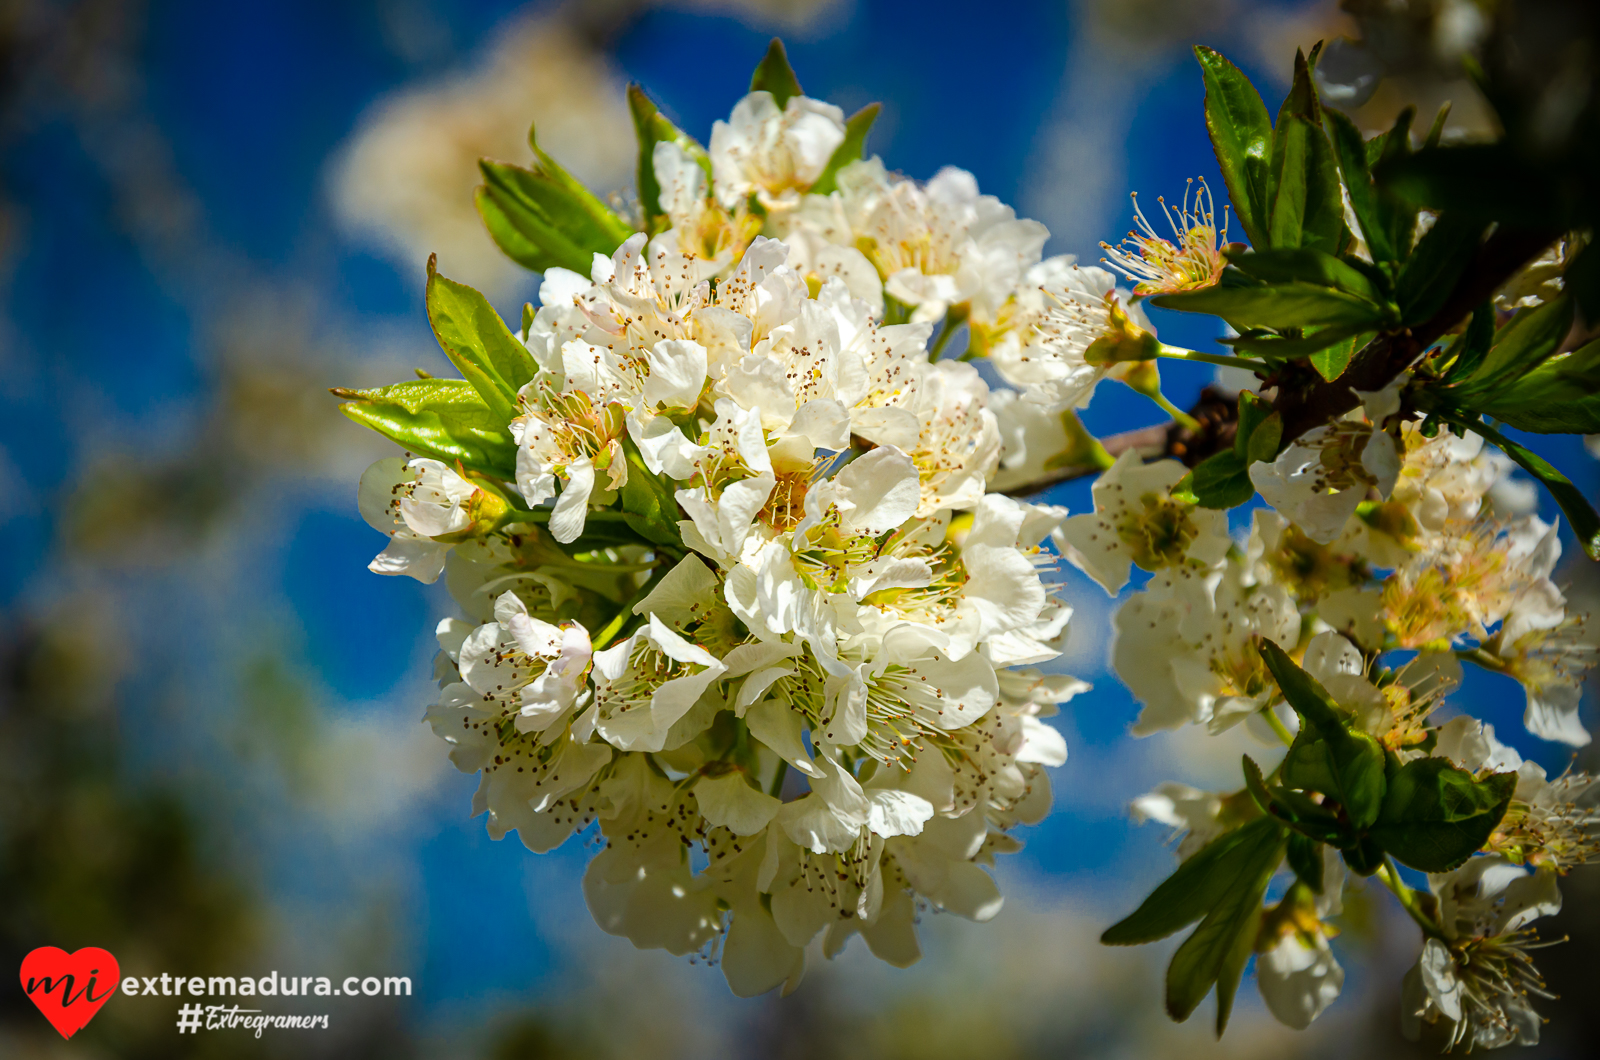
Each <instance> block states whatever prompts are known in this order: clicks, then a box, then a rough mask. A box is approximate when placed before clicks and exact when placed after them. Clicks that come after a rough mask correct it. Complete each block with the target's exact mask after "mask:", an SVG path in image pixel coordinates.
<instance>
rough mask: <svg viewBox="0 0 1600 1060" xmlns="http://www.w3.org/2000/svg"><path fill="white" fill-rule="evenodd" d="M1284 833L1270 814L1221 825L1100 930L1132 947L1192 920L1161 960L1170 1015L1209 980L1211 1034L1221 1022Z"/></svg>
mask: <svg viewBox="0 0 1600 1060" xmlns="http://www.w3.org/2000/svg"><path fill="white" fill-rule="evenodd" d="M1289 834H1290V833H1289V831H1288V830H1287V829H1286V828H1284V827H1283V826H1282V825H1281V824H1279V823H1278V822H1277V821H1275V820H1274V819H1272V818H1270V817H1258V818H1256V819H1255V820H1253V821H1251V822H1249V823H1248V824H1245V825H1242V826H1240V827H1238V828H1235V829H1233V830H1232V831H1229V832H1224V833H1223V834H1222V835H1220V836H1218V837H1217V838H1215V839H1213V840H1212V841H1211V842H1209V843H1207V844H1206V845H1205V846H1204V847H1202V848H1201V849H1200V850H1199V851H1198V852H1196V853H1195V854H1194V855H1192V856H1191V857H1190V858H1189V859H1188V860H1186V861H1185V862H1184V863H1183V864H1182V865H1179V866H1178V871H1176V872H1174V873H1173V874H1172V875H1171V876H1169V877H1168V878H1167V879H1166V881H1165V882H1163V883H1162V884H1161V886H1159V887H1157V888H1156V889H1155V890H1154V891H1153V892H1152V893H1151V894H1150V897H1148V898H1146V899H1145V900H1144V902H1143V903H1142V904H1141V905H1140V906H1139V908H1138V909H1136V910H1134V911H1133V913H1131V914H1130V915H1129V916H1127V917H1126V918H1124V919H1122V920H1120V921H1118V922H1117V923H1115V924H1113V925H1112V926H1111V927H1109V928H1107V929H1106V931H1105V933H1104V934H1102V935H1101V936H1100V941H1101V942H1103V943H1105V944H1106V945H1108V946H1133V945H1138V944H1140V943H1145V942H1154V941H1156V940H1157V939H1162V938H1166V937H1167V936H1168V935H1171V934H1173V933H1174V932H1177V931H1181V930H1182V929H1183V928H1185V927H1187V926H1189V925H1190V924H1192V923H1194V922H1195V921H1196V920H1198V921H1200V925H1199V927H1197V928H1195V930H1194V932H1193V933H1192V934H1190V936H1189V937H1188V938H1187V939H1185V940H1184V941H1183V944H1182V945H1180V946H1179V947H1178V951H1177V952H1176V953H1174V954H1173V955H1172V963H1171V964H1170V965H1168V967H1167V1012H1168V1014H1169V1015H1171V1016H1172V1018H1173V1019H1176V1020H1186V1019H1188V1018H1189V1016H1190V1015H1191V1014H1193V1012H1194V1010H1195V1009H1196V1008H1197V1007H1199V1004H1200V1002H1201V1001H1203V1000H1204V999H1205V996H1206V995H1207V994H1208V993H1210V992H1211V988H1212V987H1213V986H1215V987H1216V989H1217V1022H1216V1028H1217V1034H1218V1036H1219V1037H1220V1036H1221V1034H1222V1032H1223V1030H1224V1029H1225V1028H1226V1027H1227V1025H1228V1016H1229V1014H1230V1013H1231V1012H1232V1010H1233V997H1234V994H1235V993H1236V992H1237V990H1238V988H1239V979H1240V977H1241V976H1242V975H1243V974H1244V966H1245V962H1246V961H1248V960H1249V958H1250V954H1251V952H1253V950H1254V948H1255V940H1256V933H1257V929H1258V928H1259V926H1260V923H1261V915H1262V910H1261V901H1262V898H1263V897H1264V896H1265V895H1266V891H1267V884H1268V883H1269V882H1271V880H1272V876H1273V874H1274V873H1275V872H1277V871H1278V866H1279V865H1280V864H1281V863H1282V861H1283V855H1284V850H1285V847H1286V845H1287V843H1288V839H1289Z"/></svg>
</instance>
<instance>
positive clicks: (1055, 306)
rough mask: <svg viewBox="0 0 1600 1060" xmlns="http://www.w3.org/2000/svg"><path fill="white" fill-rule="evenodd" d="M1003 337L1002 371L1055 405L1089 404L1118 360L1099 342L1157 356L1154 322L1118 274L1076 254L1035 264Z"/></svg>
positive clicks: (994, 351)
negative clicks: (1120, 284)
mask: <svg viewBox="0 0 1600 1060" xmlns="http://www.w3.org/2000/svg"><path fill="white" fill-rule="evenodd" d="M998 336H999V337H998V339H995V338H993V337H991V339H990V343H991V344H990V346H989V360H990V361H991V363H993V364H994V367H995V370H996V371H998V372H999V373H1000V375H1001V377H1002V378H1004V379H1005V381H1006V382H1007V383H1009V384H1011V385H1012V386H1014V387H1016V388H1017V390H1018V391H1019V392H1021V394H1022V396H1023V397H1024V398H1026V399H1027V400H1028V401H1032V402H1034V403H1035V404H1039V405H1044V406H1045V407H1046V408H1048V409H1050V410H1052V411H1060V410H1063V409H1068V408H1073V407H1077V408H1083V407H1084V406H1086V405H1088V404H1089V400H1090V398H1092V397H1093V396H1094V388H1095V386H1096V384H1098V383H1099V382H1100V380H1101V379H1104V378H1105V376H1106V373H1107V372H1108V371H1109V370H1110V368H1111V366H1112V360H1111V359H1110V358H1109V357H1107V358H1101V357H1099V356H1097V355H1096V354H1095V352H1094V351H1092V350H1091V347H1094V346H1095V344H1096V343H1097V342H1098V343H1101V346H1104V345H1106V343H1107V342H1111V343H1114V344H1116V346H1117V347H1118V349H1123V348H1137V350H1138V352H1139V355H1140V356H1141V357H1153V356H1155V349H1156V346H1157V343H1156V341H1155V329H1154V327H1153V326H1151V324H1150V321H1149V319H1148V318H1147V317H1146V316H1145V315H1144V310H1143V309H1142V308H1141V307H1140V306H1139V305H1138V304H1137V303H1134V302H1132V301H1130V300H1129V298H1128V296H1127V294H1126V292H1124V291H1121V290H1119V289H1118V288H1117V278H1116V277H1115V276H1113V275H1112V274H1111V273H1109V272H1107V271H1106V270H1104V269H1101V268H1097V267H1095V266H1093V265H1088V266H1079V265H1075V264H1073V259H1072V258H1071V257H1070V256H1064V257H1058V258H1050V259H1048V260H1046V261H1042V262H1040V263H1039V264H1037V265H1035V266H1033V267H1032V268H1031V269H1029V270H1028V273H1027V275H1026V276H1025V277H1024V278H1023V286H1022V288H1021V289H1020V290H1019V291H1018V292H1017V294H1016V298H1015V301H1014V303H1013V304H1012V305H1011V306H1010V308H1009V310H1008V320H1007V322H1006V327H1005V328H1004V329H1002V330H1001V331H1000V332H999V333H998ZM1123 359H1126V357H1124V358H1123Z"/></svg>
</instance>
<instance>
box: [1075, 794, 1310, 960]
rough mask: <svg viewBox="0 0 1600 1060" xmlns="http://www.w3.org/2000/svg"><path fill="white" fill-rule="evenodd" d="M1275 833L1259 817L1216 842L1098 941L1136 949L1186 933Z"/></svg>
mask: <svg viewBox="0 0 1600 1060" xmlns="http://www.w3.org/2000/svg"><path fill="white" fill-rule="evenodd" d="M1280 832H1281V829H1280V827H1279V825H1278V823H1277V822H1276V821H1271V820H1268V819H1266V818H1264V817H1263V818H1258V819H1257V820H1254V821H1251V822H1250V823H1248V824H1245V825H1241V826H1240V827H1238V828H1235V829H1233V830H1231V831H1228V832H1224V833H1222V834H1221V835H1219V836H1217V838H1215V839H1213V840H1212V841H1211V842H1209V843H1207V844H1206V845H1205V846H1203V847H1201V848H1200V849H1199V850H1198V851H1196V852H1195V853H1194V854H1192V855H1190V856H1189V857H1188V858H1187V859H1186V860H1185V861H1184V862H1183V864H1181V865H1179V866H1178V869H1177V871H1176V872H1174V873H1173V874H1172V875H1171V876H1168V877H1167V878H1166V879H1165V880H1164V881H1162V883H1161V885H1160V886H1159V887H1157V888H1156V889H1155V890H1154V891H1152V892H1150V897H1148V898H1146V899H1145V900H1144V901H1143V902H1142V903H1141V904H1140V905H1139V908H1138V909H1135V910H1134V911H1133V912H1132V913H1131V914H1129V915H1128V916H1127V917H1124V918H1123V919H1122V920H1119V921H1117V923H1115V924H1113V925H1111V926H1110V927H1109V928H1107V929H1106V930H1105V933H1104V934H1102V935H1101V936H1100V941H1101V942H1103V943H1104V944H1106V945H1107V946H1137V945H1139V944H1141V943H1145V942H1154V941H1156V940H1157V939H1164V938H1166V937H1167V936H1168V935H1171V934H1173V933H1174V932H1176V931H1181V930H1183V929H1184V928H1185V927H1188V926H1189V925H1190V924H1192V923H1194V922H1195V921H1196V920H1199V919H1200V918H1201V917H1203V916H1205V915H1206V914H1207V913H1208V912H1210V911H1211V910H1212V909H1213V908H1214V907H1215V906H1217V905H1218V904H1219V903H1220V902H1221V901H1222V900H1223V898H1224V896H1226V895H1227V893H1228V892H1229V891H1231V890H1234V889H1236V888H1237V887H1238V885H1239V883H1240V881H1241V879H1242V878H1244V877H1247V876H1248V875H1249V874H1250V872H1251V869H1252V865H1254V864H1255V863H1256V862H1257V861H1259V860H1260V859H1261V858H1262V856H1263V852H1264V851H1265V850H1268V849H1270V848H1271V847H1272V846H1273V845H1274V844H1275V843H1276V842H1277V839H1278V837H1279V834H1280Z"/></svg>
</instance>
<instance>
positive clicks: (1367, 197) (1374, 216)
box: [1323, 110, 1396, 262]
mask: <svg viewBox="0 0 1600 1060" xmlns="http://www.w3.org/2000/svg"><path fill="white" fill-rule="evenodd" d="M1323 118H1324V120H1325V121H1326V123H1327V129H1328V133H1329V135H1330V136H1331V137H1332V139H1333V153H1334V158H1335V159H1336V160H1337V162H1338V164H1339V172H1340V173H1341V174H1342V175H1343V177H1344V186H1345V189H1346V190H1347V191H1349V193H1350V208H1351V210H1352V211H1353V212H1354V213H1355V215H1356V222H1357V223H1358V224H1360V225H1361V238H1362V239H1363V240H1365V241H1366V244H1367V250H1368V252H1369V253H1371V255H1372V260H1373V261H1380V262H1384V261H1395V260H1396V257H1395V253H1394V248H1393V247H1392V246H1391V245H1390V243H1389V233H1388V232H1387V231H1386V230H1385V229H1384V226H1383V220H1382V218H1381V216H1380V215H1379V212H1378V195H1379V192H1378V189H1377V187H1376V186H1375V185H1374V184H1373V183H1372V172H1371V170H1370V169H1368V168H1367V146H1366V144H1365V143H1363V142H1362V140H1361V130H1360V129H1357V128H1356V124H1355V122H1353V121H1351V120H1350V119H1349V118H1347V117H1345V116H1344V115H1343V114H1340V113H1339V112H1338V111H1336V110H1325V111H1323Z"/></svg>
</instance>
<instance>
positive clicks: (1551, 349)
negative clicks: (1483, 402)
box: [1453, 295, 1572, 402]
mask: <svg viewBox="0 0 1600 1060" xmlns="http://www.w3.org/2000/svg"><path fill="white" fill-rule="evenodd" d="M1571 330H1572V299H1570V298H1568V297H1566V296H1565V295H1563V296H1562V297H1560V298H1557V299H1554V300H1553V301H1549V302H1545V303H1544V304H1543V305H1538V306H1533V307H1531V308H1527V309H1520V310H1518V311H1517V315H1516V316H1514V317H1512V318H1511V322H1510V323H1508V324H1507V325H1506V326H1505V327H1503V328H1501V329H1500V330H1499V331H1498V332H1497V333H1496V334H1495V337H1494V345H1492V346H1490V347H1489V354H1488V356H1486V357H1485V358H1484V359H1483V362H1482V363H1481V364H1479V365H1478V367H1477V368H1476V369H1475V370H1474V371H1473V372H1472V374H1471V375H1469V376H1467V377H1466V379H1465V380H1463V381H1462V382H1461V383H1460V384H1459V385H1457V386H1456V387H1454V388H1453V391H1454V392H1455V393H1457V394H1460V395H1462V396H1463V400H1464V401H1465V402H1470V401H1471V400H1472V398H1473V397H1476V396H1478V395H1481V394H1489V393H1493V392H1494V391H1495V390H1497V389H1498V388H1500V387H1502V386H1504V385H1505V384H1507V383H1510V382H1513V381H1515V380H1516V379H1518V378H1520V377H1521V376H1523V375H1524V374H1526V373H1528V372H1531V371H1532V370H1533V369H1534V368H1537V367H1538V366H1539V365H1540V364H1541V363H1543V362H1544V361H1545V360H1546V359H1547V358H1549V357H1550V356H1551V355H1552V354H1554V353H1555V352H1556V350H1558V349H1560V348H1561V343H1562V341H1563V340H1565V339H1566V337H1567V333H1568V332H1569V331H1571Z"/></svg>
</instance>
